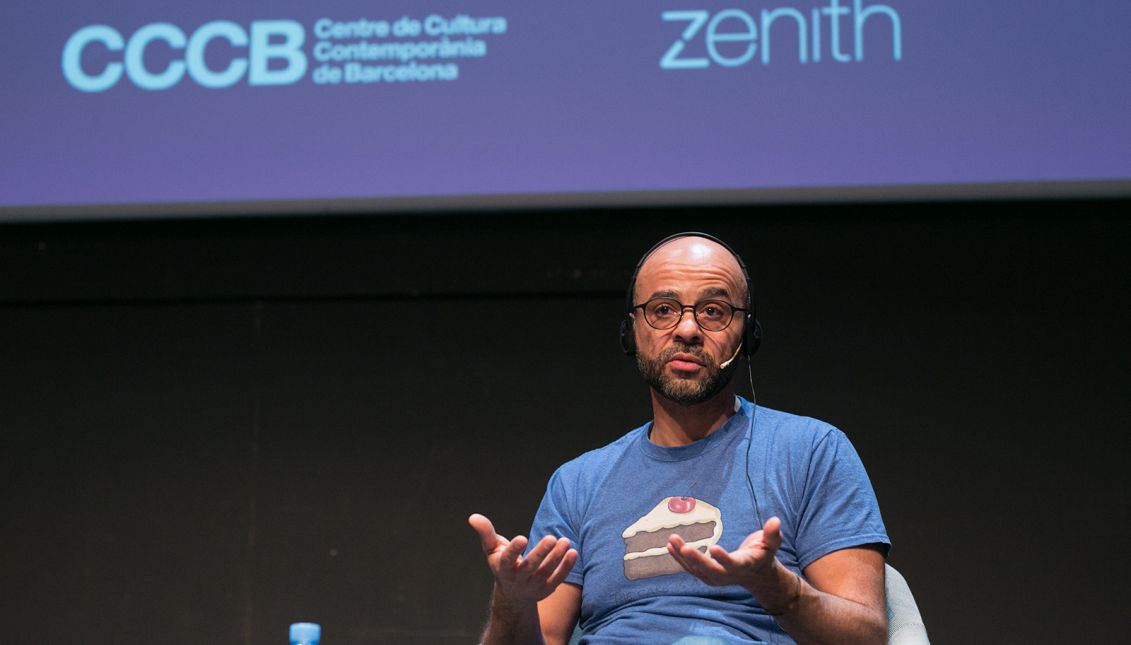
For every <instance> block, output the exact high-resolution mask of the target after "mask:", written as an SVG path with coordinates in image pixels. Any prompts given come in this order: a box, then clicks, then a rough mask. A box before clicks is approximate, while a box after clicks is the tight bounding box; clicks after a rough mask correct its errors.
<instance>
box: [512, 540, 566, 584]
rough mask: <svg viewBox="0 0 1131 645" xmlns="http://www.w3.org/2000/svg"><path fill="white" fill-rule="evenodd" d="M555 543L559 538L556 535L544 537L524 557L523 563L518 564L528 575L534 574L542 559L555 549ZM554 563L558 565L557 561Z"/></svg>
mask: <svg viewBox="0 0 1131 645" xmlns="http://www.w3.org/2000/svg"><path fill="white" fill-rule="evenodd" d="M555 544H557V539H556V538H555V537H554V536H552V535H547V536H545V537H543V538H542V539H541V540H540V541H539V542H538V544H536V545H535V546H534V548H533V549H531V550H530V553H527V554H526V557H524V558H523V559H522V563H521V564H519V565H518V568H519V570H520V571H522V572H523V573H524V574H526V575H528V576H530V575H533V574H534V572H535V571H537V570H538V566H539V565H541V564H542V561H543V560H545V559H546V556H547V555H549V554H550V552H551V551H552V550H553V549H554V545H555ZM554 565H555V566H556V565H557V563H556V562H555V563H554Z"/></svg>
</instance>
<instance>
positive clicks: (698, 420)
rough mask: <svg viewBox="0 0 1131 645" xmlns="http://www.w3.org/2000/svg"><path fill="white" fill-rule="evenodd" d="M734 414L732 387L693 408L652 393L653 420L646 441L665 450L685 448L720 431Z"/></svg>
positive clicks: (653, 391) (654, 392)
mask: <svg viewBox="0 0 1131 645" xmlns="http://www.w3.org/2000/svg"><path fill="white" fill-rule="evenodd" d="M734 412H735V411H734V388H733V387H726V388H724V389H723V391H722V392H719V393H718V394H716V395H715V396H713V397H711V398H710V399H708V400H706V401H704V402H702V403H696V404H695V405H681V404H679V403H676V402H674V401H671V400H669V399H666V398H664V397H663V396H662V395H660V394H659V393H658V392H656V391H655V390H652V416H653V419H654V420H653V422H652V430H651V432H650V433H649V435H648V439H650V440H651V441H652V443H654V444H656V445H658V446H664V447H666V448H672V447H675V446H686V445H688V444H690V443H694V442H696V441H699V440H700V439H703V438H705V437H707V436H708V435H710V434H711V433H712V432H714V431H715V430H718V429H719V428H721V427H722V426H723V424H724V423H726V422H727V419H730V418H731V417H732V416H734Z"/></svg>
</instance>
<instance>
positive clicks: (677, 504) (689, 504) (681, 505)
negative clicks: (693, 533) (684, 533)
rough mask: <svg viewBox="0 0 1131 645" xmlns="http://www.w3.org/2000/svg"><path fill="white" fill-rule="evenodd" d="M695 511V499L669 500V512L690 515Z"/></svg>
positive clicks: (680, 498)
mask: <svg viewBox="0 0 1131 645" xmlns="http://www.w3.org/2000/svg"><path fill="white" fill-rule="evenodd" d="M694 509H695V498H694V497H673V498H671V499H669V500H668V510H669V511H671V512H673V513H690V512H691V511H693V510H694Z"/></svg>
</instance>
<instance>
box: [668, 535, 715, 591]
mask: <svg viewBox="0 0 1131 645" xmlns="http://www.w3.org/2000/svg"><path fill="white" fill-rule="evenodd" d="M675 557H676V561H677V562H679V563H680V565H681V566H682V567H683V568H684V569H686V570H687V571H688V572H689V573H691V574H693V575H695V576H696V577H698V578H699V579H701V580H703V581H704V582H707V583H711V582H712V581H714V580H715V579H716V578H717V576H720V575H722V574H725V573H726V570H725V569H723V568H722V566H721V565H720V564H719V563H718V562H715V561H714V560H712V559H711V558H709V557H707V556H706V555H705V554H704V553H703V552H701V551H700V550H699V549H696V548H695V547H693V546H691V545H687V544H685V545H684V546H683V548H681V549H680V550H679V551H678V553H677V555H676V556H675Z"/></svg>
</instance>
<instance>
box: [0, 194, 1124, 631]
mask: <svg viewBox="0 0 1131 645" xmlns="http://www.w3.org/2000/svg"><path fill="white" fill-rule="evenodd" d="M1127 205H1128V204H1127V202H1126V201H1118V200H1115V201H1113V200H1073V201H1049V200H1042V201H994V202H943V203H940V202H934V203H876V204H850V205H825V206H776V207H770V206H763V207H713V208H708V207H704V208H671V209H616V210H603V209H588V210H573V211H555V212H548V213H541V214H539V215H538V216H537V217H531V216H529V214H528V213H501V212H500V213H478V214H474V213H473V214H468V213H463V214H457V215H432V216H425V217H421V216H411V217H406V216H396V215H383V216H372V217H352V218H350V217H333V218H331V217H323V218H290V219H286V218H283V219H271V220H262V219H256V220H243V219H238V218H237V219H225V220H190V221H162V222H101V223H94V224H79V223H73V222H72V223H55V224H44V223H39V224H20V225H16V224H13V225H9V226H6V227H4V229H3V235H2V236H0V275H3V279H2V280H0V300H2V304H0V391H2V392H3V396H2V397H0V426H2V427H3V432H2V433H0V442H2V443H0V455H2V457H0V459H3V472H4V473H5V477H4V480H5V484H4V487H3V495H2V498H0V499H2V503H3V506H2V509H0V511H2V516H3V518H4V527H5V530H4V539H3V549H2V550H0V571H2V572H3V579H4V580H5V581H6V584H5V585H4V586H3V591H2V594H3V598H2V602H0V607H2V609H0V612H2V613H3V623H4V624H5V625H8V626H9V627H8V629H9V633H10V634H14V635H18V637H17V640H20V641H25V642H47V643H71V642H91V643H153V642H162V643H189V642H198V641H199V640H200V638H201V635H202V633H205V634H210V635H212V636H211V637H210V638H211V640H215V641H216V642H226V643H227V642H230V643H256V644H259V643H262V644H264V645H267V644H270V643H279V642H283V639H284V638H285V633H286V632H285V630H286V626H287V624H288V623H290V622H294V621H297V620H313V621H316V622H320V623H322V624H323V629H324V642H334V643H405V644H417V643H419V644H424V643H453V644H454V643H469V642H475V641H476V638H477V635H478V631H479V629H480V628H481V626H482V623H483V620H484V618H485V616H486V606H487V600H488V594H489V589H490V578H489V574H488V572H487V570H486V568H485V566H484V564H483V561H482V556H481V552H480V550H479V546H478V544H477V541H476V539H475V536H474V535H473V533H472V532H471V531H470V530H469V529H468V528H467V526H466V524H465V520H466V516H467V515H468V514H469V513H471V512H482V513H485V514H487V515H488V516H489V517H491V518H492V519H493V520H495V522H496V524H497V526H498V527H499V529H500V530H501V531H502V532H504V533H508V534H516V533H525V532H526V531H527V530H528V528H529V524H530V521H531V519H532V517H533V513H534V510H535V508H536V506H537V503H538V500H539V499H540V497H541V495H542V492H543V489H544V485H545V482H546V480H547V478H548V477H549V475H550V473H551V472H552V471H553V469H554V468H555V467H556V466H557V465H558V464H560V463H562V462H563V461H565V460H567V459H570V458H572V457H573V456H576V455H578V454H580V453H581V452H583V451H586V450H589V449H591V448H594V447H597V446H599V445H602V444H604V443H606V442H608V441H611V440H612V439H614V438H616V437H618V436H620V435H621V434H622V433H624V432H625V431H627V430H628V429H630V428H632V427H635V426H637V425H639V424H641V423H643V422H645V421H646V420H647V419H648V417H649V406H648V397H647V392H646V386H645V385H644V384H643V383H642V382H641V381H640V378H639V376H638V375H637V374H636V372H635V367H634V365H633V364H632V361H631V360H629V359H626V358H625V357H624V356H622V355H621V353H620V350H619V347H618V343H617V336H616V330H617V325H618V322H619V320H620V318H621V316H622V315H623V311H622V309H623V300H624V289H625V286H626V284H627V281H628V278H629V276H630V274H631V271H632V268H633V266H634V265H635V263H636V261H637V259H638V258H639V257H640V255H641V254H642V253H643V252H644V251H645V250H646V249H647V248H648V247H649V246H650V245H651V244H652V243H653V242H654V241H655V240H657V239H659V238H660V237H662V236H664V235H667V234H668V233H672V232H675V231H680V230H686V229H700V230H704V231H709V232H711V233H714V234H716V235H719V236H721V237H723V238H724V239H726V240H727V241H728V242H730V243H731V244H732V245H733V246H734V247H735V248H736V249H737V250H738V251H739V253H741V254H742V255H743V256H744V257H745V259H746V262H747V263H748V264H749V265H750V268H751V273H752V275H753V280H754V283H755V286H756V297H757V305H758V309H759V312H758V315H759V317H760V319H761V320H762V323H763V325H764V327H765V342H764V344H763V347H762V350H761V351H760V352H759V353H758V354H757V355H756V356H755V358H754V364H753V367H754V379H755V384H756V387H757V390H758V391H757V394H758V400H759V402H760V403H762V404H764V405H767V406H771V407H774V408H778V409H782V410H788V411H791V412H797V413H801V414H806V415H811V416H815V417H818V418H822V419H825V420H828V421H830V422H832V423H834V424H835V425H837V426H838V427H840V428H841V429H843V430H844V431H845V432H846V433H847V434H848V436H849V437H850V438H851V440H852V441H853V442H854V444H855V446H856V447H857V449H858V451H859V452H860V454H861V456H862V458H863V460H864V463H865V465H866V466H867V468H868V471H869V473H870V475H871V478H872V481H873V484H874V486H875V488H876V492H877V495H878V496H879V500H880V504H881V507H882V510H883V514H884V519H885V521H886V523H887V526H888V530H889V532H890V535H891V537H892V540H893V542H894V548H893V551H892V553H891V558H890V562H891V563H892V564H893V565H894V566H896V568H898V569H899V570H900V571H901V572H903V573H904V574H905V576H906V577H907V579H908V581H909V582H910V584H911V588H912V590H913V591H914V593H915V595H916V597H917V599H918V601H919V605H920V608H921V610H922V613H923V616H924V619H925V622H926V625H927V627H928V630H929V632H930V635H931V636H932V638H933V639H934V640H935V641H936V642H941V643H942V642H985V643H992V642H1034V643H1054V642H1064V641H1085V642H1088V641H1097V642H1104V641H1114V640H1117V639H1119V638H1120V626H1119V621H1115V620H1112V618H1111V617H1112V616H1116V615H1119V612H1120V611H1121V608H1122V607H1123V606H1125V605H1126V604H1127V602H1128V601H1129V600H1131V599H1129V598H1128V589H1127V586H1126V585H1125V584H1124V583H1123V580H1124V578H1125V577H1126V575H1128V574H1131V567H1129V566H1128V562H1127V556H1126V555H1125V554H1124V553H1123V549H1122V546H1123V545H1124V543H1125V542H1126V539H1127V537H1128V526H1129V522H1128V510H1127V506H1128V505H1127V492H1128V469H1127V468H1126V466H1125V463H1124V462H1125V461H1126V459H1125V455H1126V450H1127V448H1128V439H1127V430H1128V421H1129V419H1131V415H1129V413H1131V410H1129V407H1131V403H1129V398H1128V396H1127V394H1126V392H1127V387H1128V386H1129V385H1131V379H1129V378H1128V364H1129V362H1128V359H1129V358H1131V341H1129V340H1128V335H1127V333H1126V329H1127V328H1128V326H1129V325H1131V305H1129V304H1128V300H1127V298H1126V293H1127V285H1128V284H1129V283H1131V280H1129V279H1131V267H1129V265H1128V262H1127V251H1128V249H1131V223H1129V222H1128V220H1127V218H1126V212H1127V211H1126V207H1127Z"/></svg>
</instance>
